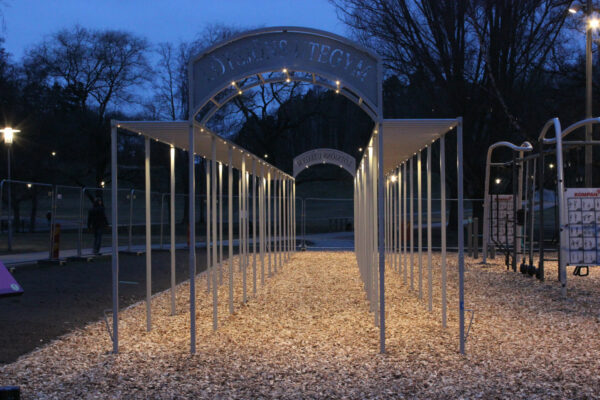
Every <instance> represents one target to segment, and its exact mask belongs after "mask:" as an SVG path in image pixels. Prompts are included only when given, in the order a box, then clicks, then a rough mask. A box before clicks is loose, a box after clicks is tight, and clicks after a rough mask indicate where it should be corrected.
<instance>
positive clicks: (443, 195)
mask: <svg viewBox="0 0 600 400" xmlns="http://www.w3.org/2000/svg"><path fill="white" fill-rule="evenodd" d="M440 203H441V204H440V214H441V220H440V229H441V234H442V326H443V327H444V328H446V326H447V317H446V303H447V300H446V279H447V276H446V144H445V137H444V136H442V137H441V138H440Z"/></svg>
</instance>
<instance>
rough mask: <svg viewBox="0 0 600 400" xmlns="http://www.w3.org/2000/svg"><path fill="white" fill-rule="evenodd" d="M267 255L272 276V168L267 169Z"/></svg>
mask: <svg viewBox="0 0 600 400" xmlns="http://www.w3.org/2000/svg"><path fill="white" fill-rule="evenodd" d="M266 244H267V255H268V259H269V269H268V272H269V276H271V169H270V168H269V170H268V171H267V242H266Z"/></svg>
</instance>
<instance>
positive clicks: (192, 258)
mask: <svg viewBox="0 0 600 400" xmlns="http://www.w3.org/2000/svg"><path fill="white" fill-rule="evenodd" d="M194 139H195V138H194V125H193V123H192V122H190V126H189V139H188V143H189V144H188V146H189V150H188V179H189V180H188V188H189V211H188V218H189V219H188V225H189V231H190V247H189V252H190V254H189V269H190V353H191V354H196V201H195V200H196V180H195V165H196V163H195V153H194V149H195V143H194Z"/></svg>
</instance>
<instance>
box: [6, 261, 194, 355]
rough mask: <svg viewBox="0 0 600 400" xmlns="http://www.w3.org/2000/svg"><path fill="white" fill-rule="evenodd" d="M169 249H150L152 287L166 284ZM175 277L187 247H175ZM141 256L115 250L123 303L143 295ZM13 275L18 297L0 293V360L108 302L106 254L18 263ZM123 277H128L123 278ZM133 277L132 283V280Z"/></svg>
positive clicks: (181, 276) (181, 275)
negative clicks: (20, 290) (78, 259)
mask: <svg viewBox="0 0 600 400" xmlns="http://www.w3.org/2000/svg"><path fill="white" fill-rule="evenodd" d="M169 257H170V256H169V253H168V252H153V253H152V266H153V267H152V282H153V286H152V287H153V292H155V293H156V292H159V291H162V290H165V289H166V288H167V287H168V286H169V284H170V264H169V263H170V261H169V260H170V258H169ZM197 263H198V264H197V270H198V272H200V271H203V270H204V268H205V265H206V252H205V250H203V249H198V257H197ZM176 265H177V268H176V276H177V281H178V282H180V281H182V280H185V279H187V278H188V277H189V274H188V252H187V250H178V251H177V263H176ZM145 273H146V269H145V257H144V256H135V255H121V256H120V280H121V282H122V283H121V285H120V293H119V298H120V302H121V306H122V307H126V306H128V305H130V304H133V303H135V302H136V301H139V300H141V299H143V298H145V293H146V281H145ZM13 275H14V277H15V278H16V279H17V281H18V282H19V283H20V284H21V286H23V288H24V289H25V293H24V294H23V295H22V296H19V297H9V298H0V327H1V329H0V364H4V363H9V362H12V361H14V360H16V359H17V357H18V356H20V355H22V354H25V353H28V352H30V351H31V350H33V349H35V348H36V347H38V346H41V345H44V344H46V343H47V342H49V341H51V340H53V339H55V338H57V337H59V336H60V335H63V334H65V333H67V332H70V331H72V330H74V329H78V328H81V327H83V326H85V325H86V324H88V323H89V322H92V321H97V320H99V319H101V318H102V317H103V310H105V309H109V308H111V306H112V298H111V259H110V257H109V256H105V257H101V258H99V259H97V260H95V261H94V262H90V263H87V262H69V263H67V264H66V265H63V266H55V265H54V266H39V265H31V266H23V267H18V268H17V269H16V271H15V272H14V274H13ZM123 282H128V283H123ZM134 282H135V284H134Z"/></svg>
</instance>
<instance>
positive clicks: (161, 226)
mask: <svg viewBox="0 0 600 400" xmlns="http://www.w3.org/2000/svg"><path fill="white" fill-rule="evenodd" d="M165 195H166V193H161V195H160V221H159V235H158V236H159V242H158V243H159V247H160V249H161V250H162V249H163V248H164V246H163V244H164V243H163V238H164V224H163V220H164V216H165Z"/></svg>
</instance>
